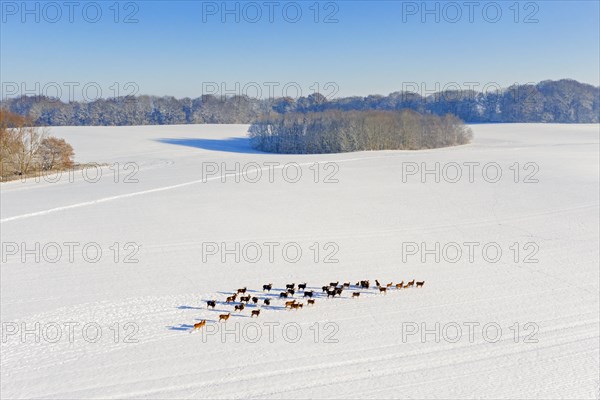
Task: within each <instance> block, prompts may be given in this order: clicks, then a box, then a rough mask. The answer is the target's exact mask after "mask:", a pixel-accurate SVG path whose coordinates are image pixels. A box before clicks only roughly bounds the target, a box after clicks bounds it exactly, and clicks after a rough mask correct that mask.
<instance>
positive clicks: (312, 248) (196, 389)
mask: <svg viewBox="0 0 600 400" xmlns="http://www.w3.org/2000/svg"><path fill="white" fill-rule="evenodd" d="M246 130H247V126H243V125H202V126H145V127H106V128H105V127H65V128H53V129H52V134H54V135H57V136H60V137H64V138H66V139H67V140H68V141H69V142H70V143H71V144H72V145H73V147H74V148H75V151H76V154H77V161H79V162H99V163H104V164H107V165H106V166H105V167H103V168H102V169H101V179H99V180H98V181H97V182H92V181H93V180H95V178H94V175H95V172H97V171H95V170H94V169H90V170H87V172H88V177H87V178H86V179H84V178H83V177H82V174H81V171H75V172H74V173H73V174H72V175H66V174H65V175H64V176H63V177H62V179H60V180H59V181H58V182H47V181H44V180H43V179H42V180H41V181H40V182H36V181H35V180H33V181H32V180H30V181H28V182H26V183H23V182H11V183H8V184H2V186H0V188H1V199H0V200H1V220H2V226H1V228H2V232H1V233H2V258H3V259H2V266H1V314H2V317H1V318H2V344H1V397H2V398H56V399H71V398H73V399H82V398H156V399H158V398H160V399H167V398H177V399H186V398H190V399H193V398H211V399H214V398H598V395H599V337H600V335H599V329H600V327H599V278H600V277H599V266H598V264H599V244H598V243H599V239H600V237H599V236H600V235H599V217H600V216H599V189H600V188H599V178H600V177H599V126H598V125H536V124H515V125H475V126H473V130H474V134H475V140H474V142H473V143H472V144H470V145H467V146H461V147H454V148H447V149H437V150H428V151H415V152H402V151H383V152H361V153H350V154H335V155H307V156H293V155H273V154H262V153H257V152H254V151H252V150H251V149H250V148H249V146H248V143H247V141H246V140H245V139H243V137H244V136H245V133H246ZM115 163H119V168H118V167H117V165H116V164H115ZM236 163H237V164H236ZM268 163H278V164H268ZM294 163H297V164H294ZM436 163H439V164H438V167H439V171H440V176H439V182H436V176H435V174H434V173H428V174H425V175H423V176H422V175H421V173H420V172H421V171H423V170H424V169H427V170H430V171H434V170H435V168H436ZM474 163H479V164H474ZM515 163H518V164H515ZM486 164H487V165H486ZM236 165H237V166H239V169H238V171H237V175H236V176H232V175H231V176H228V177H227V179H226V181H225V182H222V180H221V178H220V172H219V171H222V170H223V169H228V170H230V171H233V172H230V173H231V174H236V169H235V167H236ZM484 165H486V169H485V172H483V171H484V168H483V166H484ZM298 166H299V167H300V168H301V171H302V175H301V176H298V177H297V178H296V176H297V168H298ZM284 167H285V168H284ZM457 167H458V168H457ZM470 168H471V171H472V172H473V173H472V176H471V179H469V171H470ZM215 169H218V170H219V171H216V172H215ZM116 170H119V173H118V175H117V174H116V173H115V171H116ZM457 171H460V172H462V177H461V178H460V179H458V178H456V179H455V177H456V172H457ZM259 172H261V173H262V175H259ZM317 172H318V175H317ZM498 172H501V173H502V176H501V177H500V178H499V180H498V181H497V182H495V183H494V181H495V180H496V179H495V176H496V174H497V173H498ZM517 172H518V173H517ZM269 173H271V175H269ZM236 179H238V180H239V183H238V182H236ZM46 180H48V179H46ZM125 181H130V182H125ZM293 181H296V182H295V183H293ZM454 181H457V182H455V183H453V182H454ZM236 245H237V246H239V251H237V250H236V247H235V246H236ZM436 245H437V246H439V247H438V248H439V251H436ZM36 246H38V247H37V250H36ZM83 248H85V249H86V250H85V251H83V250H82V249H83ZM284 248H285V249H286V250H285V251H284V250H283V249H284ZM70 249H72V250H73V251H72V252H70V251H69V250H70ZM470 249H471V251H469V250H470ZM484 249H485V250H484ZM270 250H272V252H270ZM298 250H300V251H301V253H299V252H298ZM98 251H100V252H101V254H98V256H97V252H98ZM258 251H260V252H261V253H258ZM459 251H460V253H459ZM497 252H501V254H500V253H498V257H496V254H497ZM236 256H237V257H238V258H239V259H238V260H236ZM436 256H437V258H438V259H436ZM36 257H37V258H38V259H37V260H36ZM54 261H55V262H54ZM132 261H138V262H137V263H136V262H132ZM253 261H256V262H253ZM334 261H337V262H334ZM362 279H370V280H371V283H374V279H379V281H381V283H389V282H390V281H392V282H394V283H397V282H400V281H402V280H404V282H407V281H409V280H412V279H416V280H417V281H420V280H424V281H425V284H424V286H423V287H422V288H418V289H417V288H408V289H402V290H396V289H390V290H389V292H388V293H387V294H385V295H384V294H380V293H379V291H375V290H373V289H371V290H368V291H366V290H362V293H361V296H360V297H359V298H358V299H356V298H354V299H353V298H351V296H350V294H351V292H354V291H357V290H356V289H354V288H351V289H349V290H346V291H345V292H344V293H343V295H342V297H341V298H338V297H336V298H335V299H326V298H324V297H323V296H322V295H321V294H320V292H321V286H323V285H324V284H326V283H329V282H331V281H340V283H342V282H347V281H349V282H351V283H352V284H354V283H356V281H358V280H362ZM270 282H272V283H273V284H274V288H276V290H273V291H272V292H271V293H270V294H268V293H266V292H265V293H264V294H263V292H262V291H261V288H262V285H263V284H266V283H270ZM292 282H294V283H296V284H297V283H300V282H307V283H308V286H309V287H314V288H316V289H315V290H316V292H315V296H316V297H315V299H316V304H315V305H314V306H310V307H307V306H305V307H304V308H303V309H301V310H285V309H283V300H280V299H279V298H278V294H279V292H280V291H281V290H282V288H285V284H286V283H292ZM244 286H247V287H248V289H249V290H251V292H249V293H250V294H251V295H253V296H255V295H256V296H259V297H260V298H261V299H263V298H271V299H272V303H271V306H261V307H260V309H261V310H262V311H261V314H260V316H259V317H258V318H250V310H254V309H258V308H259V307H254V306H252V305H250V306H248V307H247V308H246V309H245V310H243V311H242V312H241V313H239V312H233V306H231V305H226V304H224V303H222V302H223V301H224V300H225V297H226V296H228V295H229V294H230V293H231V291H232V290H235V289H237V288H239V287H244ZM254 291H256V292H254ZM317 293H318V296H317ZM295 297H296V298H298V299H300V297H301V296H299V295H298V294H296V296H295ZM210 299H216V300H218V304H217V306H216V308H215V309H214V310H212V309H207V308H206V303H205V302H204V301H205V300H210ZM261 301H262V300H261ZM302 301H303V300H302ZM228 311H232V316H231V318H230V319H229V320H228V321H227V323H222V324H219V323H218V322H216V321H217V320H218V316H219V314H223V313H226V312H228ZM202 319H206V320H207V321H208V325H207V327H205V328H204V330H203V331H195V332H193V333H190V332H191V329H190V328H191V326H192V325H193V324H194V323H197V322H199V321H200V320H202ZM225 329H227V330H228V332H227V333H226V334H225V335H224V334H223V331H224V330H225ZM25 330H27V332H26V331H25ZM217 330H218V331H217ZM99 332H100V333H99ZM258 335H260V336H258Z"/></svg>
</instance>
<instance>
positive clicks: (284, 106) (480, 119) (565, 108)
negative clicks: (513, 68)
mask: <svg viewBox="0 0 600 400" xmlns="http://www.w3.org/2000/svg"><path fill="white" fill-rule="evenodd" d="M0 107H2V108H4V109H6V110H8V111H11V112H14V113H17V114H20V115H23V116H27V117H28V118H30V119H31V120H32V121H33V123H34V124H35V125H38V126H60V125H75V126H77V125H84V126H85V125H103V126H110V125H170V124H233V123H237V124H250V123H253V122H256V121H258V120H259V118H261V116H263V115H268V114H270V113H277V114H288V113H310V112H322V111H327V110H339V111H366V110H378V111H400V110H404V109H408V110H413V111H417V112H418V113H420V114H433V115H439V116H443V115H446V114H448V113H450V114H453V115H455V116H457V117H458V118H460V119H462V120H463V121H465V122H468V123H485V122H496V123H502V122H546V123H551V122H554V123H598V122H600V121H599V118H600V117H599V115H600V88H598V87H595V86H592V85H587V84H583V83H579V82H577V81H574V80H568V79H565V80H560V81H543V82H540V83H538V84H528V85H514V86H511V87H509V88H506V89H503V90H488V91H486V92H476V91H472V90H455V91H451V90H447V91H443V92H439V93H434V94H430V95H427V96H422V95H420V94H418V93H412V92H394V93H391V94H390V95H388V96H380V95H372V96H367V97H344V98H336V99H327V98H325V97H324V96H323V95H321V94H319V93H315V94H312V95H310V96H306V97H300V98H298V99H292V98H288V97H283V98H275V99H254V98H250V97H247V96H230V97H220V96H214V95H205V96H201V97H198V98H195V99H191V98H184V99H176V98H174V97H168V96H165V97H156V96H136V97H118V98H111V99H98V100H96V101H91V102H83V101H81V102H69V103H64V102H61V101H59V100H56V99H51V98H48V97H41V96H34V97H32V96H29V97H28V96H23V97H19V98H11V99H5V100H3V101H2V102H1V104H0Z"/></svg>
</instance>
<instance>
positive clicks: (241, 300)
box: [193, 279, 425, 331]
mask: <svg viewBox="0 0 600 400" xmlns="http://www.w3.org/2000/svg"><path fill="white" fill-rule="evenodd" d="M424 284H425V281H420V282H415V280H414V279H413V280H412V281H410V282H406V283H404V281H402V282H400V283H396V284H394V283H393V282H390V283H388V284H385V285H382V284H380V283H379V281H378V280H377V279H375V285H374V286H372V285H371V283H370V281H368V280H366V281H360V282H356V284H354V285H351V284H350V282H345V283H343V284H340V282H339V281H338V282H330V283H329V284H327V285H323V286H322V287H321V291H320V292H319V291H318V290H317V289H312V288H311V290H307V286H306V283H300V284H298V285H296V284H295V283H288V284H286V285H285V291H281V292H280V293H279V296H276V297H273V295H270V296H269V297H261V296H253V295H251V294H247V293H248V292H249V290H248V289H247V288H246V287H243V288H240V289H237V290H236V291H234V292H233V293H232V294H231V295H230V296H227V298H226V299H225V304H227V305H230V306H233V311H235V312H240V313H242V312H243V311H244V310H245V309H246V306H248V304H250V303H252V304H254V305H256V308H254V307H253V309H251V310H250V317H251V318H252V317H259V316H260V313H261V308H258V307H260V306H261V305H264V306H271V303H274V302H276V301H279V302H283V303H284V308H286V309H287V308H289V309H290V310H298V309H301V308H303V307H304V305H305V303H303V302H301V301H298V300H297V299H296V298H294V296H297V297H299V298H302V299H304V298H307V300H306V306H312V305H314V304H315V302H316V300H315V298H316V297H319V296H321V297H324V296H326V297H327V298H335V297H336V296H338V297H343V294H344V291H346V289H348V292H351V294H350V297H352V298H359V297H360V294H361V293H362V292H365V291H369V290H371V289H374V290H375V292H379V293H380V294H387V292H388V290H394V289H408V288H410V287H417V288H420V287H423V285H424ZM271 290H273V284H272V283H269V284H266V285H263V287H262V292H263V293H264V292H269V293H270V292H271ZM290 299H291V300H290ZM216 305H217V300H206V307H207V308H212V309H214V308H215V307H216ZM230 316H231V311H230V312H228V313H227V314H219V322H221V321H227V320H228V319H229V317H230ZM205 325H206V320H205V319H203V320H202V321H200V322H198V323H196V324H194V328H193V330H194V331H195V330H196V329H202V328H203V327H204V326H205Z"/></svg>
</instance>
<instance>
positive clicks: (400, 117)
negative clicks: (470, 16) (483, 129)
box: [249, 110, 473, 154]
mask: <svg viewBox="0 0 600 400" xmlns="http://www.w3.org/2000/svg"><path fill="white" fill-rule="evenodd" d="M249 133H250V140H251V145H252V147H254V148H255V149H258V150H261V151H266V152H274V153H291V154H311V153H341V152H348V151H360V150H417V149H433V148H438V147H447V146H455V145H460V144H465V143H468V142H469V141H470V140H471V138H472V136H473V135H472V132H471V130H470V129H469V128H468V127H467V126H466V125H465V124H464V123H463V122H462V121H461V120H460V119H458V118H457V117H455V116H453V115H451V114H447V115H445V116H443V117H440V116H437V115H423V114H419V113H417V112H416V111H412V110H404V111H376V110H368V111H339V110H328V111H321V112H309V113H297V112H295V113H286V114H277V113H272V114H271V115H270V116H264V117H262V118H261V119H260V120H259V121H257V122H254V123H253V124H252V126H251V127H250V132H249Z"/></svg>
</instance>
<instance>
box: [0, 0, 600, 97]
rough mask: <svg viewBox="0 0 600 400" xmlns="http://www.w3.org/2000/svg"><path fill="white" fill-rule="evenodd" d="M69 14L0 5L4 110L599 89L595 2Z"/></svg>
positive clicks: (163, 7)
mask: <svg viewBox="0 0 600 400" xmlns="http://www.w3.org/2000/svg"><path fill="white" fill-rule="evenodd" d="M76 3H77V5H76V6H73V7H74V8H71V9H70V8H69V6H67V5H66V3H65V2H63V1H56V2H27V3H23V2H21V1H16V2H12V1H2V25H1V38H0V44H1V61H0V64H1V65H0V66H1V71H0V72H1V80H2V83H3V97H4V96H5V95H6V94H7V91H12V92H15V86H14V84H17V86H18V87H19V89H18V90H17V91H18V92H19V94H23V93H25V92H26V91H27V90H30V91H34V92H35V91H39V92H42V94H49V95H52V94H53V90H56V86H59V87H60V89H61V91H62V92H61V94H62V97H63V98H64V97H65V96H66V95H68V92H69V89H68V88H69V85H71V87H74V90H73V96H74V97H75V98H76V99H79V98H81V97H82V92H83V86H84V85H87V87H89V86H90V83H94V84H93V85H92V86H93V87H92V91H91V93H90V92H89V89H88V97H92V98H93V97H94V91H95V90H96V89H94V87H99V88H100V90H101V91H102V96H103V97H110V96H111V95H112V94H113V93H114V92H115V89H116V87H119V89H120V91H119V93H120V94H125V93H129V92H135V93H138V94H154V95H173V96H176V97H185V96H189V97H198V96H200V95H201V94H203V93H208V92H211V91H212V92H215V91H217V92H222V91H223V89H225V88H227V89H229V90H230V91H232V92H245V93H247V94H250V95H253V94H254V93H259V92H258V91H257V89H256V87H258V88H260V90H261V92H260V95H261V97H266V96H267V95H268V94H269V87H272V89H271V90H272V91H273V93H274V94H275V95H276V96H279V95H281V94H286V93H283V87H284V86H285V87H287V88H288V91H287V94H289V95H292V96H293V94H294V91H296V90H297V89H298V88H299V89H300V90H301V92H302V94H303V95H307V94H310V93H312V92H313V91H314V90H315V88H316V85H315V84H318V86H319V87H320V88H321V89H320V90H321V91H322V92H325V93H326V94H327V95H331V96H349V95H368V94H388V93H390V92H393V91H397V90H401V89H402V88H403V87H404V88H408V87H410V88H412V89H414V85H415V84H417V85H419V86H420V87H421V91H424V92H427V91H433V90H435V89H436V88H437V87H440V88H443V87H451V86H452V85H453V83H456V84H457V85H459V86H460V87H463V88H466V87H467V86H472V87H475V88H479V89H481V88H483V87H484V86H486V85H488V86H487V87H490V86H492V85H495V84H496V83H497V84H499V85H500V86H508V85H510V84H512V83H527V82H538V81H540V80H545V79H560V78H573V79H576V80H579V81H582V82H586V83H592V84H594V85H598V84H599V80H600V77H599V75H600V60H599V53H600V42H599V39H600V38H599V36H600V26H599V21H600V8H599V2H598V1H537V2H527V1H521V2H516V1H498V2H488V1H482V2H478V1H475V2H472V3H473V6H472V8H471V9H469V6H467V5H466V4H467V3H468V2H467V1H457V2H427V3H423V2H421V1H418V2H410V1H409V2H406V1H381V2H379V1H338V2H328V1H323V2H319V3H316V2H315V1H297V2H288V1H281V2H280V1H273V2H271V3H269V4H272V5H271V6H269V5H268V4H267V1H266V0H265V1H257V2H227V3H224V2H221V1H218V2H202V1H170V2H163V1H137V2H126V1H125V2H120V3H118V14H117V13H116V10H117V8H115V7H114V3H115V2H114V1H107V2H102V1H99V2H96V3H93V2H87V1H82V2H76ZM315 3H316V6H315ZM23 4H26V7H27V9H23ZM224 4H225V6H224ZM423 4H425V6H423ZM225 7H226V8H227V9H228V10H231V12H230V13H224V11H226V8H225ZM269 7H272V8H271V9H272V10H273V14H272V21H271V20H270V15H269V11H270V8H269ZM424 7H426V8H424ZM84 8H85V12H84ZM97 9H99V10H100V11H101V15H99V16H97V14H96V12H97ZM257 9H260V12H261V15H260V16H258V14H257V13H256V10H257ZM284 10H285V11H284ZM297 10H300V12H301V15H299V16H297V15H298V14H297ZM316 10H318V14H317V13H316ZM427 10H429V13H427V12H426V11H427ZM498 10H500V12H501V15H499V14H498ZM458 11H460V13H461V15H459V14H457V12H458ZM470 11H472V13H470ZM70 12H71V15H69V14H70ZM58 13H60V14H58ZM128 16H129V19H127V18H126V17H128ZM326 17H329V18H326ZM236 18H237V19H239V21H236ZM36 19H37V20H36ZM436 19H438V20H437V21H436ZM94 20H97V22H93V21H94ZM125 20H127V21H128V22H130V23H125ZM295 20H297V22H293V21H295ZM315 20H316V21H315ZM253 21H255V22H253ZM536 21H537V22H536ZM69 82H76V84H69ZM127 82H133V83H134V85H133V86H130V87H129V89H128V88H125V84H126V83H127ZM213 82H214V83H216V84H217V85H222V86H221V87H220V88H219V89H215V88H214V86H211V85H212V83H213ZM269 82H273V83H269ZM328 82H333V85H331V84H330V85H329V86H328V89H327V90H325V88H323V86H324V85H325V84H326V83H328ZM114 83H116V84H117V86H116V87H115V86H113V85H114ZM236 83H238V85H239V86H237V87H236ZM7 85H8V86H7ZM11 85H12V86H11ZM36 85H38V86H36ZM244 87H245V88H246V89H244ZM44 88H45V89H44ZM290 90H291V92H290Z"/></svg>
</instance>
